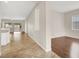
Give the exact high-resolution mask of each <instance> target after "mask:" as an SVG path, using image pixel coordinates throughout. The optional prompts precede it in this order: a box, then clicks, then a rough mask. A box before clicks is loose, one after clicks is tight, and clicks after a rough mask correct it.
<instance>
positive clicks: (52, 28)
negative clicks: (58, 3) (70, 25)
mask: <svg viewBox="0 0 79 59" xmlns="http://www.w3.org/2000/svg"><path fill="white" fill-rule="evenodd" d="M37 8H39V11H40V12H39V13H40V15H39V31H36V30H35V29H34V27H35V25H34V24H35V12H34V11H35V10H34V11H33V12H32V13H31V15H30V17H29V19H28V34H29V36H31V37H32V39H34V41H36V42H37V43H38V44H39V45H40V46H41V47H42V48H43V49H44V50H45V51H51V38H54V37H59V36H64V35H65V30H64V14H63V13H59V12H56V11H54V10H52V9H51V8H52V7H51V6H50V3H49V2H41V3H40V4H39V5H38V6H37V7H36V8H35V9H37ZM36 17H37V16H36Z"/></svg>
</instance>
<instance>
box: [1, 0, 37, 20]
mask: <svg viewBox="0 0 79 59" xmlns="http://www.w3.org/2000/svg"><path fill="white" fill-rule="evenodd" d="M36 3H37V2H32V1H8V2H4V1H1V2H0V18H10V19H25V18H27V17H28V15H29V13H30V12H31V11H32V9H33V8H34V6H35V5H36Z"/></svg>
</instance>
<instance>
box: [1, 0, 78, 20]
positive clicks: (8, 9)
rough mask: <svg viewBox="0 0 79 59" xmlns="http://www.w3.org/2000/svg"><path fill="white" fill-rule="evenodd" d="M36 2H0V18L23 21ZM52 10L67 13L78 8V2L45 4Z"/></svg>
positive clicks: (50, 2) (51, 2)
mask: <svg viewBox="0 0 79 59" xmlns="http://www.w3.org/2000/svg"><path fill="white" fill-rule="evenodd" d="M37 3H38V2H36V1H8V3H7V2H4V1H1V2H0V18H11V19H25V18H27V17H28V15H29V14H30V12H31V11H32V9H33V8H34V6H35V5H36V4H37ZM47 4H48V5H49V7H52V8H51V9H52V10H55V11H57V12H62V13H65V12H69V11H72V10H75V9H78V8H79V1H76V2H75V1H73V2H69V1H49V2H47Z"/></svg>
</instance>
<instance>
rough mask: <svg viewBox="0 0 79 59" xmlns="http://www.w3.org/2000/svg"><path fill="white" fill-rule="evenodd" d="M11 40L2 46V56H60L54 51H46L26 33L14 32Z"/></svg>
mask: <svg viewBox="0 0 79 59" xmlns="http://www.w3.org/2000/svg"><path fill="white" fill-rule="evenodd" d="M10 40H11V42H10V43H9V44H8V45H6V46H2V47H1V53H2V55H1V56H0V57H2V58H58V57H59V56H57V55H56V54H54V53H53V52H48V53H46V52H45V51H44V50H43V49H42V48H41V47H40V46H39V45H38V44H36V43H35V42H34V41H33V40H32V39H31V38H30V37H28V36H27V35H26V34H25V33H14V34H11V37H10Z"/></svg>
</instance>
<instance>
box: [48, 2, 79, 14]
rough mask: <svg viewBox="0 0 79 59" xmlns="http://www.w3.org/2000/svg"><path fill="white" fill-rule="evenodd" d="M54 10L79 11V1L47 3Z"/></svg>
mask: <svg viewBox="0 0 79 59" xmlns="http://www.w3.org/2000/svg"><path fill="white" fill-rule="evenodd" d="M47 3H48V5H49V6H50V7H52V9H53V10H55V11H57V12H63V13H64V12H69V11H72V10H75V9H79V1H50V2H47Z"/></svg>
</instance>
